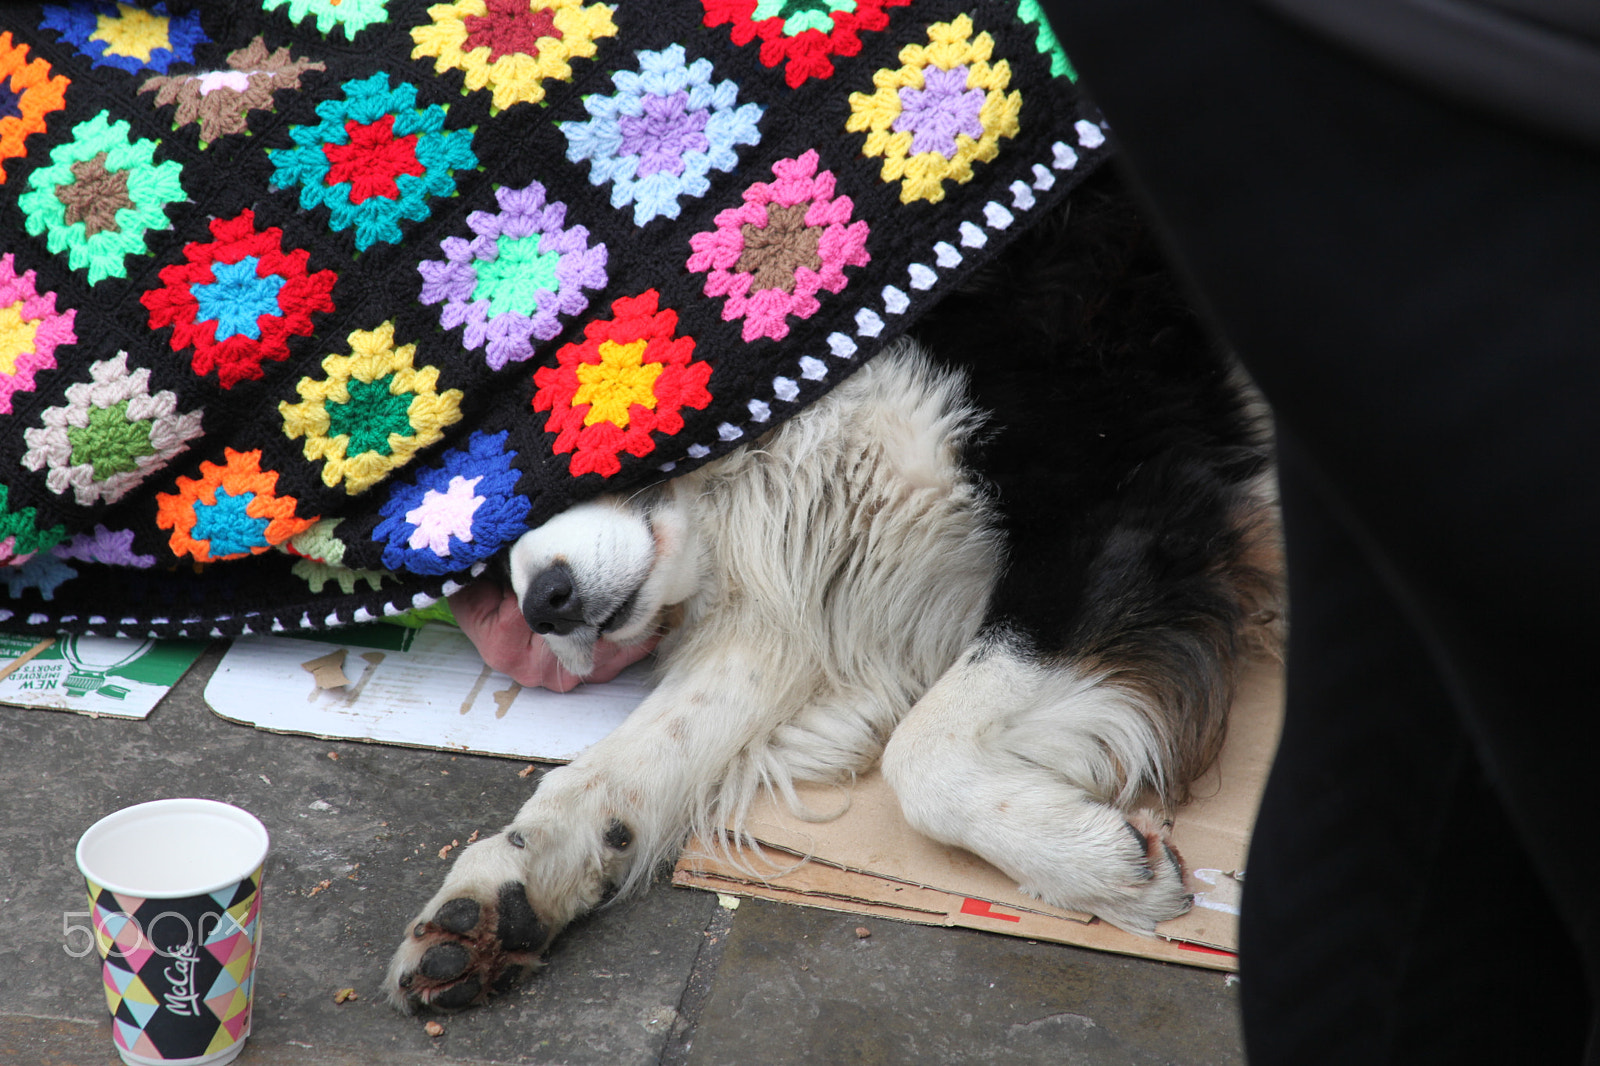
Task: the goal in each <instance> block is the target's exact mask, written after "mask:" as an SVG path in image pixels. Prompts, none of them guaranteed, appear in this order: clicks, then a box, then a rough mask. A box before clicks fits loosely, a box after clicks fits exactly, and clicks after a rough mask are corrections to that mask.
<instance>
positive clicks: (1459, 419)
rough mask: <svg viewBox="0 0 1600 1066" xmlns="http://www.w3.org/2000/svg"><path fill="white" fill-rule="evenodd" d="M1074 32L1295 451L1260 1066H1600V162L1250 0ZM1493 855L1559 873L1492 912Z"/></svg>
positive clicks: (1067, 22)
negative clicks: (1597, 826) (1459, 1038)
mask: <svg viewBox="0 0 1600 1066" xmlns="http://www.w3.org/2000/svg"><path fill="white" fill-rule="evenodd" d="M1052 15H1053V18H1054V20H1055V24H1056V30H1057V33H1058V35H1059V36H1060V38H1061V39H1062V41H1063V43H1064V44H1065V46H1066V48H1067V51H1068V54H1069V55H1071V56H1072V58H1073V61H1074V63H1075V64H1076V65H1077V67H1078V69H1079V70H1080V71H1081V72H1082V73H1083V78H1084V84H1085V86H1086V88H1087V91H1088V92H1089V93H1090V94H1091V95H1092V96H1093V97H1094V99H1095V101H1096V102H1097V103H1098V104H1099V105H1100V106H1101V107H1103V108H1104V109H1105V112H1106V114H1107V117H1108V118H1109V119H1110V121H1111V124H1112V128H1113V130H1114V131H1115V132H1116V135H1117V137H1118V138H1119V141H1120V144H1121V145H1122V147H1123V148H1124V149H1125V151H1126V153H1127V159H1128V160H1129V162H1130V164H1131V165H1132V168H1133V169H1134V171H1135V172H1136V175H1137V177H1138V179H1139V182H1140V183H1141V185H1142V187H1143V189H1144V190H1145V192H1146V194H1147V195H1148V197H1149V199H1150V202H1151V203H1152V205H1153V209H1154V211H1155V213H1156V214H1157V215H1158V216H1159V217H1160V219H1161V220H1162V222H1163V223H1164V225H1165V228H1166V231H1167V233H1168V234H1169V237H1170V239H1171V242H1172V246H1173V249H1174V252H1175V254H1176V255H1177V256H1178V258H1179V259H1180V261H1181V262H1182V263H1183V264H1184V266H1185V267H1186V268H1187V271H1188V273H1189V274H1190V276H1191V277H1192V278H1193V279H1194V280H1195V282H1196V283H1197V285H1198V287H1199V289H1200V291H1201V292H1202V294H1203V298H1204V300H1205V301H1206V302H1207V304H1208V305H1209V307H1210V309H1211V311H1212V313H1213V315H1214V317H1215V320H1216V322H1217V323H1218V325H1219V328H1220V329H1221V330H1222V331H1223V333H1224V334H1225V335H1226V336H1227V337H1228V338H1229V339H1230V341H1231V342H1233V343H1234V344H1235V345H1236V346H1237V347H1238V349H1239V351H1240V353H1241V355H1242V356H1243V358H1244V360H1245V361H1246V363H1247V364H1248V366H1249V367H1250V369H1251V371H1252V372H1253V373H1254V375H1255V377H1256V379H1257V381H1258V382H1259V384H1260V385H1261V386H1262V388H1263V390H1264V391H1265V392H1266V394H1267V396H1268V398H1269V399H1270V400H1271V401H1272V403H1273V405H1274V408H1275V410H1276V412H1277V415H1278V418H1279V420H1280V425H1281V426H1282V428H1283V431H1284V434H1285V437H1286V439H1287V440H1289V441H1291V442H1292V443H1293V447H1294V451H1293V452H1292V453H1291V454H1290V456H1289V458H1290V460H1291V461H1289V462H1288V463H1286V466H1285V470H1284V491H1285V494H1286V496H1287V497H1288V499H1289V500H1290V501H1291V504H1292V506H1291V523H1290V527H1289V530H1288V533H1289V553H1290V568H1291V580H1292V583H1293V596H1292V604H1291V612H1292V616H1293V633H1292V636H1291V648H1290V686H1291V699H1290V703H1289V708H1288V720H1287V723H1286V738H1288V739H1287V740H1286V743H1285V748H1284V752H1285V756H1284V758H1285V762H1284V763H1283V764H1282V765H1281V767H1280V769H1279V770H1276V771H1275V773H1274V778H1273V781H1272V785H1271V787H1270V790H1269V795H1268V797H1267V802H1266V805H1265V807H1264V809H1263V812H1262V815H1261V818H1262V825H1263V831H1262V835H1261V836H1260V837H1259V838H1258V839H1259V845H1258V847H1257V848H1255V849H1254V850H1253V853H1252V856H1251V863H1250V870H1249V871H1248V876H1247V880H1246V884H1247V891H1246V896H1245V914H1244V936H1245V941H1246V943H1245V954H1244V956H1243V959H1242V963H1241V966H1242V975H1243V989H1244V997H1245V1001H1246V1022H1247V1032H1246V1038H1247V1042H1248V1044H1249V1047H1250V1050H1251V1053H1252V1056H1253V1059H1252V1061H1253V1062H1254V1063H1255V1064H1256V1066H1261V1064H1263V1063H1295V1064H1303V1063H1315V1062H1347V1063H1362V1064H1368V1063H1385V1062H1393V1063H1407V1064H1412V1063H1426V1062H1452V1063H1456V1062H1463V1061H1485V1062H1502V1061H1518V1062H1521V1061H1528V1062H1534V1061H1537V1062H1559V1061H1568V1060H1564V1059H1562V1058H1560V1057H1553V1058H1552V1057H1544V1058H1542V1057H1539V1056H1537V1055H1535V1056H1533V1057H1521V1056H1520V1055H1519V1056H1514V1057H1512V1058H1510V1059H1507V1058H1505V1057H1504V1056H1503V1055H1500V1054H1499V1053H1498V1052H1497V1050H1496V1044H1495V1043H1494V1042H1493V1041H1490V1040H1489V1039H1487V1038H1483V1039H1476V1038H1473V1039H1469V1040H1467V1041H1466V1042H1465V1045H1464V1046H1457V1045H1456V1044H1455V1042H1454V1041H1453V1040H1445V1039H1443V1038H1440V1039H1431V1040H1430V1039H1429V1038H1428V1030H1427V1029H1426V1027H1429V1026H1431V1027H1432V1029H1433V1030H1437V1029H1438V1028H1440V1027H1441V1026H1455V1027H1458V1028H1459V1029H1460V1030H1461V1031H1462V1032H1464V1033H1466V1034H1474V1033H1484V1032H1489V1031H1493V1032H1496V1033H1500V1034H1519V1033H1520V1034H1523V1035H1525V1036H1528V1037H1529V1038H1530V1039H1531V1038H1538V1039H1543V1040H1550V1041H1553V1042H1554V1043H1556V1044H1563V1043H1565V1044H1568V1045H1570V1046H1576V1044H1577V1043H1579V1042H1581V1041H1582V1039H1583V1037H1584V1034H1586V1033H1588V1034H1590V1040H1589V1045H1588V1049H1587V1055H1588V1058H1587V1059H1585V1060H1583V1061H1587V1062H1591V1063H1594V1062H1600V1043H1597V1042H1596V1041H1595V1040H1594V1039H1593V1036H1592V1031H1591V1030H1590V1021H1591V1019H1592V1018H1593V1017H1595V1015H1596V1013H1597V1012H1596V1009H1595V1006H1594V995H1595V989H1596V987H1597V986H1600V890H1597V888H1596V886H1597V884H1600V856H1597V852H1596V849H1595V848H1594V847H1593V846H1592V845H1591V843H1590V841H1591V840H1592V837H1593V834H1592V833H1591V832H1590V830H1589V829H1588V828H1587V827H1586V825H1587V822H1588V821H1589V820H1590V818H1591V816H1592V807H1593V799H1592V796H1593V781H1594V773H1593V769H1592V766H1593V762H1594V753H1595V751H1596V750H1597V742H1600V716H1597V714H1596V702H1597V701H1596V697H1595V694H1594V684H1593V680H1592V671H1591V670H1590V667H1589V664H1590V663H1591V662H1592V658H1593V655H1594V649H1595V647H1596V646H1597V638H1600V625H1597V623H1596V621H1595V611H1596V604H1597V603H1600V566H1597V565H1596V563H1595V550H1596V546H1597V545H1600V491H1597V485H1600V475H1597V473H1596V464H1595V460H1596V457H1600V418H1597V417H1596V416H1595V412H1596V406H1597V403H1596V401H1597V400H1600V348H1597V346H1596V340H1595V338H1596V337H1597V336H1600V251H1597V250H1600V206H1597V201H1596V199H1595V195H1594V190H1595V189H1596V188H1600V158H1597V157H1596V155H1594V154H1593V153H1592V152H1589V151H1587V150H1585V149H1584V148H1582V147H1580V146H1578V145H1576V144H1573V143H1567V142H1563V141H1561V140H1559V139H1556V138H1551V137H1548V136H1546V135H1543V134H1540V133H1536V132H1530V131H1528V130H1526V129H1522V128H1519V127H1518V126H1517V125H1515V124H1511V123H1506V122H1504V121H1502V120H1501V119H1499V118H1497V117H1495V116H1492V115H1489V114H1487V113H1483V112H1480V111H1477V110H1475V109H1472V108H1469V107H1465V106H1462V105H1458V104H1456V103H1453V102H1450V101H1448V100H1446V99H1444V98H1441V97H1435V96H1433V95H1431V94H1429V93H1428V92H1426V91H1422V90H1419V89H1418V88H1416V87H1415V85H1413V84H1412V83H1410V82H1408V81H1405V80H1403V79H1396V78H1393V77H1391V76H1390V75H1388V74H1386V73H1384V72H1383V71H1381V70H1380V69H1379V68H1378V67H1376V66H1374V65H1371V64H1368V63H1367V62H1365V61H1363V60H1361V59H1359V58H1357V57H1354V56H1352V55H1350V54H1348V53H1346V52H1344V51H1343V50H1341V49H1340V48H1339V47H1338V46H1336V45H1333V44H1330V43H1328V42H1325V41H1323V40H1321V39H1318V38H1316V37H1314V36H1312V35H1309V34H1307V33H1305V32H1304V31H1302V30H1299V29H1297V28H1295V27H1293V26H1291V25H1289V24H1287V23H1284V22H1281V21H1279V20H1278V19H1277V18H1275V17H1274V16H1272V15H1271V14H1269V13H1267V12H1264V11H1263V10H1261V9H1260V8H1258V7H1256V6H1254V5H1251V4H1248V3H1244V2H1237V0H1236V2H1228V0H1223V2H1210V3H1199V4H1189V3H1166V2H1162V0H1141V2H1135V3H1129V2H1126V0H1117V2H1102V0H1061V2H1059V3H1057V4H1055V5H1054V7H1053V8H1052ZM1197 86H1204V87H1205V91H1203V92H1197V91H1196V87H1197ZM1297 500H1298V501H1301V503H1299V504H1295V501H1297ZM1307 501H1309V502H1307ZM1296 507H1299V510H1298V511H1297V510H1296ZM1296 515H1298V516H1300V517H1298V518H1297V517H1296ZM1302 560H1305V561H1304V562H1303V563H1302ZM1302 565H1303V566H1304V567H1305V568H1306V571H1307V572H1306V573H1296V572H1295V570H1296V568H1297V567H1300V566H1302ZM1407 664H1409V665H1407ZM1368 688H1370V690H1371V691H1370V692H1369V693H1367V694H1366V695H1364V696H1363V695H1362V692H1363V690H1365V689H1368ZM1357 699H1360V700H1361V701H1362V702H1363V703H1365V704H1366V709H1365V710H1364V711H1363V710H1359V709H1358V710H1352V711H1346V710H1345V709H1344V708H1343V706H1342V703H1343V702H1349V701H1351V700H1357ZM1347 730H1348V732H1347ZM1299 738H1304V739H1299ZM1463 743H1464V744H1465V747H1463V746H1462V744H1463ZM1480 766H1481V771H1482V773H1483V774H1484V775H1485V779H1486V780H1487V782H1488V789H1489V790H1488V791H1487V792H1485V791H1483V790H1482V789H1479V788H1477V786H1475V785H1474V784H1473V781H1474V779H1475V775H1476V774H1477V773H1478V772H1479V771H1478V769H1477V768H1478V767H1480ZM1302 775H1309V776H1311V777H1312V779H1313V780H1314V781H1316V782H1319V783H1320V784H1321V786H1322V788H1321V789H1318V788H1315V787H1312V786H1308V785H1304V784H1303V783H1301V781H1300V778H1301V777H1302ZM1319 796H1324V797H1327V799H1326V802H1325V803H1323V804H1321V805H1319V803H1318V797H1319ZM1502 817H1503V818H1504V821H1503V822H1501V821H1499V819H1500V818H1502ZM1296 827H1298V828H1296ZM1441 849H1446V850H1451V851H1454V852H1456V854H1455V855H1454V856H1453V858H1452V859H1451V860H1450V861H1451V862H1452V863H1453V864H1454V869H1449V868H1448V867H1446V866H1440V865H1438V863H1439V862H1441V861H1443V860H1441V859H1440V858H1439V854H1440V853H1441ZM1479 855H1482V856H1485V857H1486V858H1487V860H1488V862H1489V863H1491V864H1492V863H1510V864H1513V865H1521V863H1522V859H1521V856H1523V855H1525V856H1526V862H1527V868H1528V870H1529V871H1530V873H1531V877H1530V878H1529V879H1526V880H1524V881H1522V882H1521V883H1519V880H1518V879H1517V878H1515V877H1509V876H1508V877H1506V878H1505V879H1501V880H1500V881H1499V883H1498V885H1497V887H1496V890H1495V892H1494V893H1493V898H1482V897H1480V896H1478V894H1477V892H1478V887H1479V885H1480V882H1481V879H1482V878H1483V877H1484V876H1485V875H1484V874H1483V872H1482V871H1481V869H1480V867H1479V866H1478V863H1477V857H1478V856H1479ZM1257 867H1260V868H1261V869H1263V870H1265V871H1267V872H1266V873H1265V874H1263V875H1262V876H1263V878H1264V880H1258V878H1257V876H1256V870H1257ZM1368 873H1370V874H1371V875H1372V877H1373V878H1375V879H1378V881H1379V883H1363V885H1362V886H1361V887H1360V888H1359V889H1357V890H1352V891H1350V892H1343V891H1342V890H1341V886H1338V885H1334V884H1330V883H1329V882H1330V880H1331V879H1337V880H1339V881H1343V880H1344V879H1346V878H1347V877H1350V876H1353V875H1355V874H1368ZM1495 876H1496V877H1497V878H1499V877H1500V876H1501V875H1500V874H1497V875H1495ZM1369 881H1370V879H1369ZM1453 897H1459V898H1453ZM1546 897H1548V900H1549V902H1550V904H1552V905H1553V910H1554V914H1555V915H1556V916H1557V919H1558V921H1559V925H1558V926H1556V927H1554V928H1552V927H1551V925H1550V923H1548V922H1546V921H1544V920H1543V919H1542V918H1541V917H1540V914H1541V911H1543V910H1544V908H1545V907H1546V903H1545V898H1546ZM1441 913H1457V914H1462V915H1464V916H1470V917H1471V919H1472V920H1471V921H1470V922H1467V921H1465V918H1464V919H1463V922H1461V923H1457V924H1456V925H1454V926H1449V927H1441V923H1440V921H1439V919H1438V915H1439V914H1441ZM1513 913H1515V914H1516V915H1517V917H1515V918H1508V916H1509V915H1511V914H1513ZM1508 920H1509V921H1511V922H1513V923H1514V924H1518V925H1521V926H1522V927H1524V928H1525V929H1526V930H1527V938H1526V939H1525V940H1524V946H1521V947H1515V948H1514V947H1512V946H1509V945H1508V942H1507V940H1506V939H1505V938H1503V937H1501V935H1500V933H1501V931H1502V930H1503V929H1504V928H1505V923H1506V922H1507V921H1508ZM1541 930H1542V931H1541ZM1474 931H1475V932H1476V933H1477V936H1474V935H1473V934H1474ZM1461 936H1467V937H1469V938H1471V939H1473V940H1474V941H1476V945H1475V946H1476V947H1477V948H1479V949H1480V950H1474V951H1472V952H1464V951H1463V950H1462V948H1461V945H1459V944H1456V943H1454V942H1453V939H1452V938H1458V937H1461ZM1568 945H1571V946H1573V947H1575V949H1576V951H1577V952H1578V953H1579V955H1580V956H1581V958H1582V960H1583V967H1584V970H1583V972H1584V973H1585V975H1586V979H1587V984H1586V987H1584V988H1583V989H1581V990H1580V991H1581V998H1582V1000H1583V1001H1584V1002H1585V1003H1587V1004H1588V1008H1587V1011H1584V1010H1576V1009H1568V1010H1561V1011H1556V1012H1554V1015H1555V1016H1552V1013H1551V1012H1539V1013H1530V1012H1532V1011H1533V1007H1532V1006H1531V1005H1530V1004H1528V1003H1519V1002H1517V1001H1516V999H1515V998H1512V999H1508V998H1507V997H1508V996H1514V995H1515V993H1516V992H1517V991H1518V989H1514V988H1511V987H1510V986H1511V985H1513V984H1519V983H1520V984H1519V988H1526V987H1530V986H1529V985H1528V983H1527V982H1529V981H1530V980H1536V979H1537V978H1538V977H1539V975H1541V974H1543V975H1550V976H1551V979H1552V980H1553V981H1554V983H1555V985H1556V986H1557V987H1560V988H1573V987H1575V986H1576V982H1577V977H1576V976H1575V975H1574V974H1573V973H1572V972H1569V970H1568V969H1567V968H1566V966H1565V964H1564V963H1561V962H1559V961H1551V960H1560V959H1561V958H1562V957H1563V956H1564V955H1565V954H1566V953H1567V952H1569V951H1571V950H1573V947H1569V946H1568ZM1519 955H1520V957H1521V958H1522V959H1523V960H1525V961H1524V962H1520V963H1517V964H1516V965H1513V966H1511V973H1509V974H1508V973H1506V972H1505V971H1504V970H1503V969H1502V965H1501V964H1502V962H1503V961H1506V960H1511V961H1513V962H1515V960H1516V959H1517V958H1518V957H1519ZM1314 974H1315V975H1320V981H1311V980H1310V977H1309V975H1314ZM1528 974H1532V975H1533V977H1532V978H1530V977H1528V976H1526V975H1528ZM1446 977H1448V978H1449V979H1448V980H1446V979H1445V978H1446ZM1496 978H1500V979H1499V980H1497V979H1496ZM1363 985H1365V987H1362V986H1363ZM1530 1026H1533V1027H1534V1029H1533V1030H1532V1031H1530V1028H1529V1027H1530Z"/></svg>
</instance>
